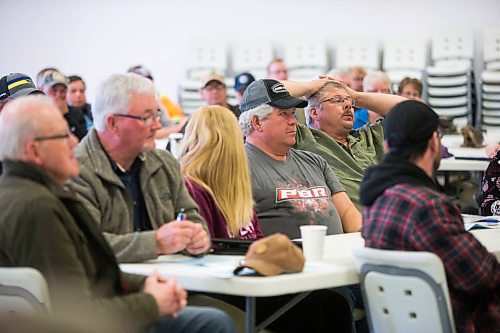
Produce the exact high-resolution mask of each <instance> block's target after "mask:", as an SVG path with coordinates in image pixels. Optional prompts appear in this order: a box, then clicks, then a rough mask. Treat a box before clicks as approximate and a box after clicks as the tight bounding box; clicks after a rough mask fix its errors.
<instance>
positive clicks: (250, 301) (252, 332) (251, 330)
mask: <svg viewBox="0 0 500 333" xmlns="http://www.w3.org/2000/svg"><path fill="white" fill-rule="evenodd" d="M245 303H246V304H245V306H246V312H245V316H246V323H245V332H246V333H256V332H257V330H256V327H255V308H256V306H255V297H250V296H247V297H246V300H245Z"/></svg>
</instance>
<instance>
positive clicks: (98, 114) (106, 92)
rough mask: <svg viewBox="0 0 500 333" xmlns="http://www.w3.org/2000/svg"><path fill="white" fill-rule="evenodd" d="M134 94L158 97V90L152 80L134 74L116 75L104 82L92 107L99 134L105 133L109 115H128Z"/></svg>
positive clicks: (95, 125)
mask: <svg viewBox="0 0 500 333" xmlns="http://www.w3.org/2000/svg"><path fill="white" fill-rule="evenodd" d="M134 94H146V95H152V96H155V97H156V89H155V86H154V84H153V82H152V81H151V80H149V79H147V78H145V77H142V76H140V75H137V74H134V73H127V74H114V75H111V76H110V77H109V78H108V79H106V80H105V81H104V82H102V83H101V85H100V86H99V88H98V89H97V94H96V97H95V101H94V104H93V105H92V116H93V117H94V127H95V129H96V130H97V131H98V132H102V131H104V130H105V129H106V118H107V117H108V116H109V115H112V114H116V113H118V114H127V112H128V108H129V105H130V100H131V98H132V95H134Z"/></svg>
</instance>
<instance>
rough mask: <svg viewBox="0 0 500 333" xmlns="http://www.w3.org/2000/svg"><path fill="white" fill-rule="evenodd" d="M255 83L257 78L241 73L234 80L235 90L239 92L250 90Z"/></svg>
mask: <svg viewBox="0 0 500 333" xmlns="http://www.w3.org/2000/svg"><path fill="white" fill-rule="evenodd" d="M253 81H255V78H254V77H253V75H252V74H250V73H246V72H245V73H241V74H239V75H237V76H236V77H235V78H234V90H236V91H239V90H242V89H246V88H248V86H249V85H250V84H251V83H252V82H253Z"/></svg>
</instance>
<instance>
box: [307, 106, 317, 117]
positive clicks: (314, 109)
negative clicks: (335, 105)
mask: <svg viewBox="0 0 500 333" xmlns="http://www.w3.org/2000/svg"><path fill="white" fill-rule="evenodd" d="M308 112H309V116H310V117H311V119H313V120H315V121H318V120H319V110H318V107H317V106H311V107H310V108H309V111H308Z"/></svg>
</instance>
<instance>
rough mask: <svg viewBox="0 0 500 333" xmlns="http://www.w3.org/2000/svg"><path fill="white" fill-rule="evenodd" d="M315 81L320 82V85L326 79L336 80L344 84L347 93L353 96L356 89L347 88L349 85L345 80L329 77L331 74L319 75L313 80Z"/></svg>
mask: <svg viewBox="0 0 500 333" xmlns="http://www.w3.org/2000/svg"><path fill="white" fill-rule="evenodd" d="M315 81H319V82H321V85H323V84H324V83H325V82H326V81H337V82H340V83H342V84H344V86H345V88H346V90H347V92H348V93H349V95H351V96H354V95H355V94H356V91H355V90H353V89H351V88H349V86H348V85H347V83H346V82H343V81H342V80H339V79H337V78H334V77H331V76H327V75H320V76H319V79H317V80H313V82H315ZM320 87H321V86H320ZM318 89H319V87H318Z"/></svg>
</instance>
